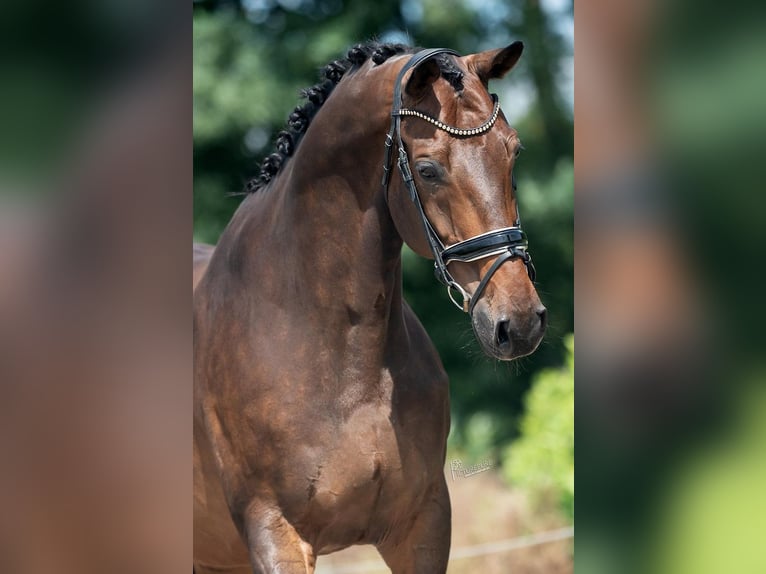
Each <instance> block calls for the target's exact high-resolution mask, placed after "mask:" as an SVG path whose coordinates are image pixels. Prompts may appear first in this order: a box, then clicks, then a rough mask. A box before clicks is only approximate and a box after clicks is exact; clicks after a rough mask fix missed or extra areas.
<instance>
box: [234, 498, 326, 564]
mask: <svg viewBox="0 0 766 574" xmlns="http://www.w3.org/2000/svg"><path fill="white" fill-rule="evenodd" d="M245 531H246V536H247V546H248V550H249V552H250V562H251V563H252V566H253V571H254V572H255V574H272V573H274V574H313V573H314V566H315V565H316V555H315V554H314V550H313V548H312V547H311V545H310V544H308V543H307V542H305V541H304V540H303V539H301V537H300V536H299V535H298V533H297V532H296V531H295V528H293V526H292V525H291V524H290V523H289V522H287V520H285V517H284V516H282V513H281V512H280V511H279V510H278V509H277V508H276V507H274V506H272V505H269V504H263V503H258V502H255V503H251V504H250V505H249V507H248V511H247V515H246V517H245Z"/></svg>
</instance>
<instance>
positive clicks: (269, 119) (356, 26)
mask: <svg viewBox="0 0 766 574" xmlns="http://www.w3.org/2000/svg"><path fill="white" fill-rule="evenodd" d="M572 12H573V6H572V3H571V2H570V1H569V0H565V1H563V2H560V1H548V2H538V1H534V0H509V1H497V0H489V1H479V0H440V1H438V2H437V1H436V0H381V1H378V2H367V1H362V0H240V1H217V0H204V1H198V2H195V3H194V80H193V82H194V239H195V241H202V242H208V243H215V242H216V240H217V238H218V236H219V235H220V233H221V231H222V230H223V228H224V227H225V225H226V223H227V222H228V221H229V218H230V217H231V215H232V213H233V212H234V210H235V209H236V208H237V206H238V204H239V201H240V198H239V197H237V196H235V195H233V194H235V193H236V192H239V191H241V190H242V189H243V187H244V183H245V181H246V180H247V179H248V177H250V176H252V175H254V174H255V173H256V171H257V168H256V166H257V165H258V164H259V163H260V159H261V158H262V157H263V156H265V155H266V154H268V153H269V152H270V151H271V149H272V147H273V139H274V136H275V135H276V133H277V131H279V130H280V129H281V128H282V126H283V125H284V122H285V120H286V118H287V115H288V114H289V112H290V111H291V110H292V108H293V107H294V106H295V105H296V104H297V102H298V100H299V97H298V92H299V90H300V89H301V88H305V87H308V86H310V85H312V84H314V83H315V82H316V81H317V78H318V76H317V71H318V69H319V68H320V67H322V66H323V65H324V64H326V63H327V62H329V61H331V60H333V59H335V58H338V57H341V56H343V55H344V54H345V53H346V51H347V50H348V48H349V47H351V46H352V45H353V44H355V43H358V42H362V41H365V40H369V39H377V40H380V41H395V42H405V43H408V44H410V45H419V46H425V47H435V46H439V47H450V48H454V49H456V50H458V51H460V52H461V53H464V54H467V53H472V52H477V51H481V50H483V49H490V48H497V47H502V46H505V45H507V44H509V43H510V42H512V41H514V40H522V41H523V42H524V44H525V52H524V55H523V57H522V59H521V62H520V64H519V65H518V66H517V68H516V69H514V71H513V72H512V73H511V74H509V76H508V77H506V78H505V79H504V80H502V81H496V82H495V83H494V84H493V85H492V86H491V89H492V91H496V92H498V94H499V95H500V100H501V104H502V106H503V111H504V112H505V114H506V116H507V117H508V119H509V121H510V122H511V124H512V125H513V126H514V127H515V128H516V129H517V130H518V132H519V134H520V137H521V139H522V141H523V142H524V145H525V148H526V151H525V152H524V153H523V154H522V157H521V159H520V160H519V162H518V163H517V168H516V177H517V180H518V184H519V191H518V196H519V202H520V210H521V216H522V221H523V224H524V227H525V229H526V230H527V233H528V235H529V238H530V244H531V253H532V255H533V257H534V261H535V265H536V267H537V270H538V278H537V285H538V290H539V293H540V296H541V298H542V300H543V302H544V303H545V305H546V306H547V307H548V309H549V316H550V327H549V329H548V332H547V334H546V337H545V339H544V341H543V343H542V344H541V346H540V348H539V349H538V351H537V352H536V353H535V354H534V355H532V356H531V357H528V358H524V359H522V360H520V361H517V362H515V363H512V364H505V363H500V362H495V361H492V360H490V359H488V358H486V357H485V356H484V355H483V353H482V352H481V350H480V349H479V347H478V344H477V343H476V341H475V339H474V336H473V333H472V331H471V327H470V324H469V321H468V319H467V317H466V316H465V315H464V314H462V313H460V312H459V311H457V310H456V309H454V308H453V306H452V304H451V303H450V302H449V301H448V299H447V297H446V294H445V293H444V290H443V288H442V287H441V285H440V284H439V283H437V281H436V280H435V279H434V276H433V269H432V264H431V263H430V262H429V261H427V260H425V259H421V258H419V257H418V256H416V255H415V254H414V253H412V252H411V251H409V250H408V249H407V248H405V253H404V258H403V260H404V288H405V296H406V298H407V300H408V301H409V303H410V304H411V305H412V307H413V308H414V310H415V312H416V313H417V314H418V316H419V317H420V319H421V320H422V321H423V323H424V324H425V326H426V329H427V330H428V333H429V334H430V336H431V337H432V339H433V340H434V342H435V344H436V345H437V347H438V349H439V352H440V355H441V357H442V360H443V362H444V365H445V367H446V369H447V372H448V373H449V375H450V379H451V392H452V413H453V428H452V432H451V434H450V441H449V446H450V451H451V456H459V457H461V459H462V460H463V461H464V462H466V463H470V462H472V461H477V460H484V459H490V460H492V461H494V463H496V464H501V463H503V462H504V463H506V464H505V465H504V468H505V469H506V473H505V476H507V477H508V478H509V479H510V480H512V481H514V482H516V483H518V484H524V485H527V486H535V485H539V486H540V488H545V489H546V490H553V491H554V492H553V495H554V496H555V497H557V498H558V499H560V500H561V502H562V508H564V509H565V510H566V513H567V514H569V515H571V509H572V500H573V478H572V472H573V450H574V446H573V436H572V433H573V431H572V419H573V412H572V411H573V388H572V385H573V378H572V368H571V367H572V359H571V351H570V350H568V349H567V343H566V341H569V343H568V345H569V348H570V349H571V347H572V346H573V340H572V338H571V336H569V334H570V333H571V332H572V330H573V245H572V243H573V196H572V193H573V186H574V176H573V159H572V158H573V119H572V109H573V104H572V98H573V85H572V42H573V40H572V35H573V23H572ZM381 153H382V151H381ZM551 380H555V381H558V385H556V384H555V381H554V386H557V388H556V389H548V390H547V391H546V390H543V389H536V390H534V391H533V392H532V393H530V388H531V387H533V386H540V387H542V386H550V383H551ZM528 395H529V396H530V397H532V396H534V400H532V399H531V398H530V399H529V400H527V398H526V397H527V396H528ZM527 403H529V404H530V408H531V409H534V410H536V411H539V412H537V413H525V410H526V409H525V405H526V404H527ZM547 413H557V416H558V419H557V421H554V422H553V424H554V425H555V426H554V427H551V426H550V425H549V424H547V423H548V418H547V416H546V414H547ZM525 417H527V418H529V419H535V420H529V421H526V422H525V423H524V424H522V423H521V421H522V420H523V419H525ZM551 428H555V431H554V434H556V433H558V435H559V436H558V438H557V439H556V440H554V442H553V443H551V442H550V440H549V439H550V436H551V432H552V431H551ZM516 439H518V440H519V450H520V452H522V453H523V457H524V460H525V461H527V462H528V464H525V465H515V464H512V463H511V462H509V461H512V460H513V458H514V457H513V455H512V451H513V450H514V448H515V447H514V445H513V441H514V440H516ZM511 468H513V470H510V469H511ZM539 476H548V477H549V478H550V480H545V481H542V482H540V481H538V480H535V479H534V477H539Z"/></svg>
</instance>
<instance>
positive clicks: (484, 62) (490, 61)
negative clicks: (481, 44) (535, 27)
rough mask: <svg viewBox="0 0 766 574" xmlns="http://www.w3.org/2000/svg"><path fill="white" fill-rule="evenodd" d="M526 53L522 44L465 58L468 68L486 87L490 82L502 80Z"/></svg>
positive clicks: (515, 43) (517, 43)
mask: <svg viewBox="0 0 766 574" xmlns="http://www.w3.org/2000/svg"><path fill="white" fill-rule="evenodd" d="M523 51H524V44H523V43H522V42H514V43H513V44H511V45H510V46H506V47H505V48H500V49H498V50H487V51H486V52H479V53H478V54H471V55H470V56H466V57H465V58H464V60H465V63H466V66H467V67H468V69H469V70H471V71H473V72H474V73H475V74H476V75H477V76H479V78H480V79H481V81H482V82H484V84H485V85H486V84H487V83H488V82H489V81H490V80H492V79H495V78H502V77H503V76H505V75H506V74H507V73H508V72H510V71H511V69H512V68H513V67H514V66H515V65H516V62H518V61H519V58H521V53H522V52H523Z"/></svg>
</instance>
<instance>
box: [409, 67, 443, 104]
mask: <svg viewBox="0 0 766 574" xmlns="http://www.w3.org/2000/svg"><path fill="white" fill-rule="evenodd" d="M440 75H441V70H440V69H439V64H437V63H436V60H434V59H433V58H430V59H428V60H424V61H423V62H421V63H420V64H418V65H417V66H415V69H414V70H412V72H411V73H410V79H409V80H407V84H406V85H405V86H404V93H405V94H407V95H408V96H410V97H411V98H414V99H416V100H417V99H420V97H421V96H422V95H423V93H424V92H425V91H426V88H428V87H429V86H430V85H431V84H433V83H434V82H435V81H436V80H438V79H439V76H440Z"/></svg>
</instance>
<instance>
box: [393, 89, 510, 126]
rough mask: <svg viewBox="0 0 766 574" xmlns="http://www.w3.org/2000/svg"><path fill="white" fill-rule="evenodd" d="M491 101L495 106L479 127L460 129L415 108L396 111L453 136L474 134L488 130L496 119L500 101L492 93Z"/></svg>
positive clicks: (498, 113)
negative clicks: (423, 121)
mask: <svg viewBox="0 0 766 574" xmlns="http://www.w3.org/2000/svg"><path fill="white" fill-rule="evenodd" d="M492 101H493V102H494V104H495V107H494V108H493V110H492V115H491V116H490V117H489V119H488V120H487V121H486V122H484V123H483V124H482V125H480V126H479V127H477V128H470V129H462V128H456V127H454V126H449V125H447V124H445V123H444V122H441V121H439V120H437V119H436V118H432V117H431V116H429V115H428V114H424V113H423V112H419V111H417V110H409V109H406V108H405V109H403V110H399V111H398V112H396V113H397V114H398V115H400V116H414V117H416V118H420V119H421V120H425V121H427V122H429V123H431V124H433V125H435V126H436V127H437V128H439V129H440V130H443V131H445V132H447V133H448V134H450V135H453V136H475V135H479V134H483V133H484V132H487V131H489V130H490V129H491V128H492V126H493V125H494V123H495V121H497V116H498V115H500V102H499V101H498V99H497V95H496V94H492Z"/></svg>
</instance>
